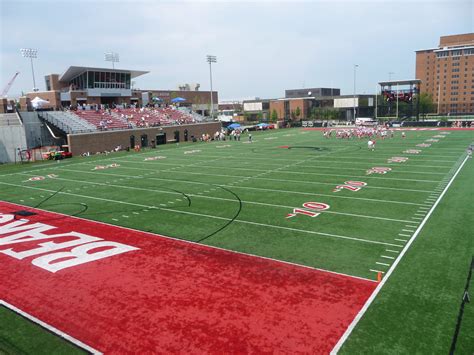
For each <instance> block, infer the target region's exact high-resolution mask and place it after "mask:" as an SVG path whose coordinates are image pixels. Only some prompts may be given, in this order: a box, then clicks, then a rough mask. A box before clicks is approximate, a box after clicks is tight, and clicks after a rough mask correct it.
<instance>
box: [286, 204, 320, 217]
mask: <svg viewBox="0 0 474 355" xmlns="http://www.w3.org/2000/svg"><path fill="white" fill-rule="evenodd" d="M303 207H304V208H306V209H302V208H293V213H288V214H287V215H286V218H292V217H295V216H296V215H299V214H301V215H305V216H309V217H317V216H319V215H320V212H321V211H325V210H327V209H329V205H328V204H326V203H322V202H305V203H303Z"/></svg>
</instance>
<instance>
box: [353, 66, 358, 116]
mask: <svg viewBox="0 0 474 355" xmlns="http://www.w3.org/2000/svg"><path fill="white" fill-rule="evenodd" d="M358 67H359V65H358V64H354V97H353V102H352V104H353V107H352V108H353V114H354V115H353V117H354V121H355V119H356V69H357V68H358Z"/></svg>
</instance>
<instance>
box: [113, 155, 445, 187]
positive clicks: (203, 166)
mask: <svg viewBox="0 0 474 355" xmlns="http://www.w3.org/2000/svg"><path fill="white" fill-rule="evenodd" d="M116 161H118V162H124V163H133V164H140V165H143V162H138V161H137V162H131V161H123V160H116ZM153 163H154V162H151V163H150V164H147V165H155V166H160V165H175V164H167V163H163V162H156V164H153ZM391 166H394V165H391ZM122 167H124V168H126V169H127V168H129V167H126V166H122ZM183 167H186V166H183ZM199 167H200V168H210V169H218V170H243V171H247V172H248V171H260V172H265V173H268V170H263V169H254V168H235V167H227V166H225V167H224V166H210V165H200V166H199ZM130 169H131V168H130ZM140 170H149V169H146V168H145V169H142V168H140ZM274 170H275V169H274ZM276 170H278V173H282V174H294V175H316V176H342V177H346V178H349V176H350V178H351V179H352V178H364V179H382V178H381V177H377V176H368V175H365V174H364V175H351V174H345V175H341V174H324V173H312V172H300V171H289V170H281V169H280V168H276ZM337 170H341V169H337ZM355 170H357V171H361V170H363V169H355ZM365 170H367V169H365ZM153 171H157V169H153ZM178 173H179V172H178ZM418 174H423V173H422V172H419V173H418ZM437 174H440V175H445V174H443V173H437ZM210 175H216V174H210ZM216 176H221V175H216ZM222 176H232V177H233V176H239V177H240V176H243V175H222ZM249 178H251V176H249ZM383 180H397V181H398V180H400V181H416V182H435V183H439V182H440V181H439V180H419V179H397V178H390V177H386V176H384V177H383Z"/></svg>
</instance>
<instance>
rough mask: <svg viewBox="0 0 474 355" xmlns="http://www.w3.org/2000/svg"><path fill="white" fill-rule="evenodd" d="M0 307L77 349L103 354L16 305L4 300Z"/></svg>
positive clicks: (0, 301) (0, 302)
mask: <svg viewBox="0 0 474 355" xmlns="http://www.w3.org/2000/svg"><path fill="white" fill-rule="evenodd" d="M0 305H2V306H4V307H5V308H8V309H10V310H11V311H13V312H15V313H18V314H19V315H21V316H22V317H24V318H26V319H28V320H30V321H32V322H33V323H36V324H38V325H39V326H40V327H43V328H45V329H47V330H48V331H50V332H51V333H53V334H56V335H58V336H60V337H61V338H63V339H65V340H67V341H68V342H70V343H73V344H74V345H76V346H77V347H79V348H81V349H84V350H86V351H87V352H89V353H91V354H97V355H98V354H102V352H100V351H98V350H96V349H94V348H92V347H90V346H89V345H87V344H84V343H83V342H82V341H80V340H78V339H76V338H74V337H72V336H71V335H69V334H66V333H64V332H63V331H61V330H59V329H57V328H55V327H53V326H52V325H49V324H47V323H45V322H43V321H42V320H39V319H38V318H36V317H35V316H32V315H31V314H29V313H26V312H24V311H22V310H21V309H19V308H17V307H15V306H14V305H12V304H10V303H8V302H6V301H4V300H0Z"/></svg>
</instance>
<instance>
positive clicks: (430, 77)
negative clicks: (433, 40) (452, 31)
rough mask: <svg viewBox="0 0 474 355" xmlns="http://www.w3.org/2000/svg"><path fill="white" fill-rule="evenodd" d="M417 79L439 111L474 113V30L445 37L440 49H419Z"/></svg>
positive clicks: (423, 91) (417, 52)
mask: <svg viewBox="0 0 474 355" xmlns="http://www.w3.org/2000/svg"><path fill="white" fill-rule="evenodd" d="M416 78H417V79H420V80H421V81H422V82H421V87H420V92H421V93H428V94H431V96H432V97H433V101H434V103H435V104H436V105H437V111H438V113H440V114H448V113H450V114H453V113H461V114H462V113H464V114H466V113H471V114H472V113H474V33H468V34H461V35H452V36H443V37H441V38H440V43H439V46H438V47H437V48H431V49H422V50H418V51H416Z"/></svg>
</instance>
